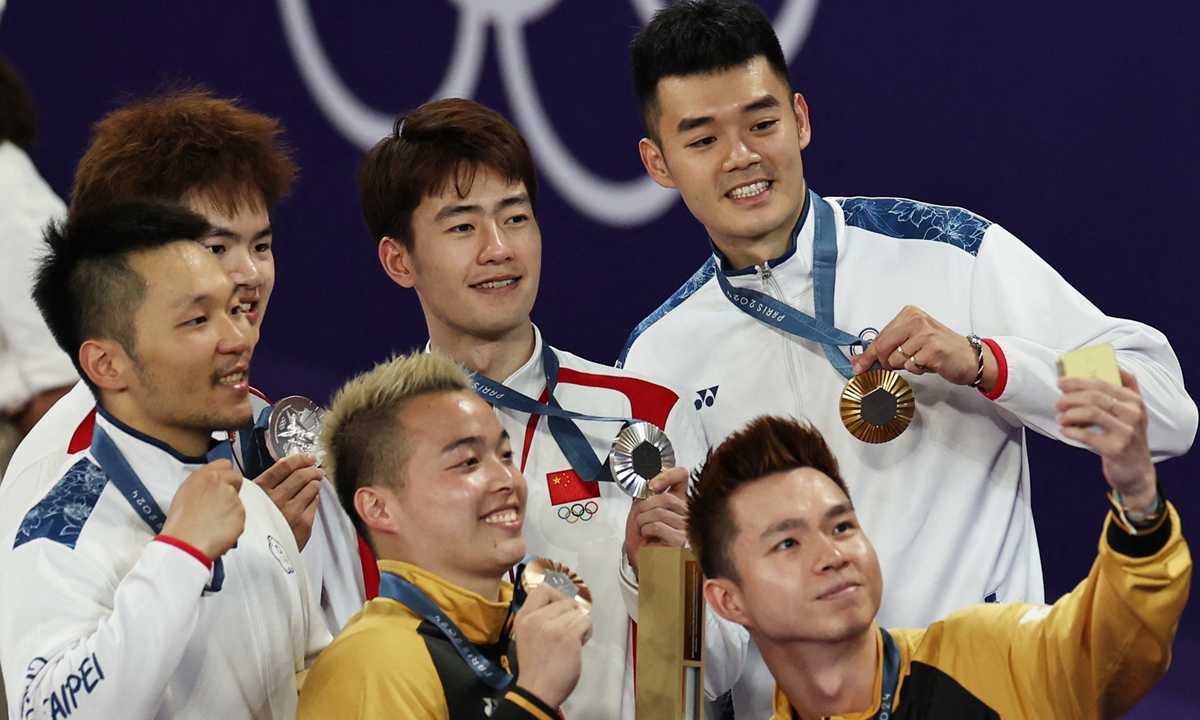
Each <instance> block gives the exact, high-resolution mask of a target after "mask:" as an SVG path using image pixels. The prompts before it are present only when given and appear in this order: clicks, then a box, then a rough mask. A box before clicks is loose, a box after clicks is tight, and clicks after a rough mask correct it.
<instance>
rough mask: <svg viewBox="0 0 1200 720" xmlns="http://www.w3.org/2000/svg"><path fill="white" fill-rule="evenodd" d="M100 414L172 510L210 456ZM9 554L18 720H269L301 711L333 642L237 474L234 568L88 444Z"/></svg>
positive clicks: (4, 621)
mask: <svg viewBox="0 0 1200 720" xmlns="http://www.w3.org/2000/svg"><path fill="white" fill-rule="evenodd" d="M96 422H97V423H98V424H99V425H100V426H101V427H103V428H104V430H105V432H107V433H108V434H109V436H110V437H111V438H112V439H113V442H114V443H115V444H116V446H117V448H118V449H119V450H120V451H121V453H122V454H123V455H124V456H125V458H126V460H127V461H128V462H129V464H130V465H131V466H132V467H133V470H134V472H136V473H137V474H138V476H139V478H140V479H141V480H142V482H143V483H144V484H145V485H146V488H147V490H148V491H149V492H150V494H151V495H152V496H153V497H154V499H155V500H156V501H157V502H158V504H159V505H160V506H161V507H162V509H163V511H164V512H170V506H171V500H172V498H173V497H174V494H175V491H176V490H177V489H178V488H179V486H180V484H182V483H183V481H184V480H185V479H186V478H187V477H188V476H189V475H190V474H191V473H192V472H193V471H194V470H196V469H197V468H199V467H200V466H201V465H202V464H204V462H205V460H204V459H203V458H184V457H183V456H181V455H179V454H178V453H176V452H174V451H172V450H170V449H169V448H167V447H166V446H165V445H163V444H162V443H159V442H158V441H154V440H150V439H148V438H146V437H145V436H143V435H141V434H139V433H136V432H135V431H131V430H129V429H128V428H127V427H125V426H123V425H122V424H121V423H119V422H117V421H115V420H113V419H112V418H111V417H110V416H108V415H107V414H106V413H103V412H101V413H99V414H98V415H97V418H96ZM61 475H62V477H61V479H60V481H59V482H58V483H57V484H55V485H54V487H53V488H52V489H51V490H50V492H49V493H48V494H46V495H45V497H43V498H42V499H41V500H39V501H38V503H37V504H36V505H34V507H33V508H32V509H31V510H30V511H29V512H28V513H27V514H26V517H25V519H24V520H23V521H22V524H21V527H20V529H19V530H18V531H17V535H16V540H15V547H14V548H13V550H12V552H11V553H9V554H8V555H7V556H6V558H5V559H4V560H3V562H2V563H0V663H3V669H4V677H5V678H6V680H7V691H8V702H9V714H10V717H13V718H47V719H50V720H57V718H67V717H70V718H73V719H75V720H85V719H86V718H98V719H103V720H108V719H109V718H151V717H153V718H222V719H223V720H234V719H237V718H273V719H279V720H284V719H290V718H293V717H295V713H296V673H297V672H299V671H300V670H303V669H304V668H305V667H307V666H308V664H310V663H311V661H312V660H313V659H314V658H315V656H316V654H317V653H318V652H319V651H320V650H321V649H322V648H324V647H325V645H327V644H328V643H329V641H330V636H329V633H328V631H327V630H326V628H325V624H324V622H323V621H322V619H321V614H320V609H319V608H318V606H317V605H316V602H315V600H314V599H313V596H312V590H311V588H310V587H309V584H308V578H307V577H306V573H305V570H304V565H303V563H302V562H301V561H300V552H299V550H298V549H297V548H296V543H295V540H294V539H293V538H292V533H291V530H290V528H289V527H288V524H287V521H286V520H285V519H284V517H283V515H282V514H281V513H280V512H279V509H278V508H276V507H275V505H274V504H273V503H272V502H271V500H270V498H268V497H267V495H266V493H264V492H263V491H262V489H260V488H259V487H258V486H257V485H255V484H254V483H252V482H244V483H242V489H241V493H240V496H241V500H242V504H243V506H244V507H245V509H246V527H245V531H244V532H243V533H242V535H241V536H240V537H239V538H238V541H237V545H236V547H234V548H233V549H231V550H229V551H228V552H227V553H225V555H224V556H223V557H222V562H223V565H224V571H225V578H224V583H223V586H222V587H221V589H220V590H219V591H217V592H206V591H205V590H204V588H205V586H206V585H207V584H208V583H209V582H210V578H211V571H210V570H208V569H207V568H206V567H205V566H204V565H203V564H202V563H201V562H200V561H199V560H198V559H196V558H195V557H194V556H192V555H191V554H189V553H188V552H186V551H184V550H182V549H179V548H177V547H174V546H172V545H169V544H166V543H163V542H155V541H153V540H152V539H153V537H154V533H153V531H152V530H151V528H150V526H149V525H148V524H147V523H146V522H145V521H144V520H142V518H140V517H139V516H138V515H137V513H136V512H135V511H134V510H133V508H132V506H131V505H130V504H129V501H128V500H127V499H126V498H125V496H124V495H122V494H121V492H120V491H119V490H117V488H116V486H115V485H113V484H112V483H111V482H109V481H108V478H107V476H106V475H105V474H104V472H103V471H102V470H101V469H100V468H99V467H98V464H97V463H95V461H94V460H93V458H92V457H91V455H90V454H89V452H88V451H84V452H80V453H77V454H75V455H72V456H71V457H70V458H69V460H68V463H67V465H66V467H65V468H64V470H63V472H62V474H61Z"/></svg>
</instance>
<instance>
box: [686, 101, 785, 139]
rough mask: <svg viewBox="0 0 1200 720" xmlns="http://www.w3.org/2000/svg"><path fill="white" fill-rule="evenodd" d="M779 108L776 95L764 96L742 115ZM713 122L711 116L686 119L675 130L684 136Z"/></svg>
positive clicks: (743, 110)
mask: <svg viewBox="0 0 1200 720" xmlns="http://www.w3.org/2000/svg"><path fill="white" fill-rule="evenodd" d="M779 106H780V104H779V100H778V99H777V98H776V97H775V96H774V95H763V96H762V97H760V98H759V99H757V100H755V101H754V102H752V103H750V104H749V105H747V106H746V107H744V108H742V114H743V115H745V114H747V113H755V112H758V111H759V110H768V109H771V108H777V107H779ZM711 122H713V118H712V117H711V116H705V117H694V118H687V117H685V118H683V119H682V120H680V121H679V124H678V125H676V126H675V130H676V131H677V132H679V133H681V134H682V133H685V132H688V131H690V130H695V129H696V128H699V127H703V126H705V125H707V124H709V123H711Z"/></svg>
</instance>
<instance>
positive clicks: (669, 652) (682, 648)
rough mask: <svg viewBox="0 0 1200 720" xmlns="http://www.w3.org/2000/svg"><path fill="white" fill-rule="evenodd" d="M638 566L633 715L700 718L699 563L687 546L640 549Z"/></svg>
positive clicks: (701, 619)
mask: <svg viewBox="0 0 1200 720" xmlns="http://www.w3.org/2000/svg"><path fill="white" fill-rule="evenodd" d="M638 566H639V571H638V577H639V583H638V644H637V678H636V688H637V691H636V711H637V717H639V718H655V720H659V719H660V718H661V720H703V717H704V607H705V606H704V591H703V588H704V574H703V572H701V570H700V562H699V561H698V560H696V556H695V555H694V554H693V553H692V551H691V548H681V547H645V548H642V549H641V551H640V552H639V553H638Z"/></svg>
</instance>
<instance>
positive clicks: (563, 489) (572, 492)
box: [546, 470, 600, 505]
mask: <svg viewBox="0 0 1200 720" xmlns="http://www.w3.org/2000/svg"><path fill="white" fill-rule="evenodd" d="M546 485H547V486H549V488H550V504H551V505H562V504H563V503H570V502H579V501H580V500H590V499H591V498H598V497H600V483H599V482H597V481H595V480H583V479H581V478H580V477H579V475H578V474H577V473H576V472H575V471H574V470H563V471H561V472H553V473H547V474H546Z"/></svg>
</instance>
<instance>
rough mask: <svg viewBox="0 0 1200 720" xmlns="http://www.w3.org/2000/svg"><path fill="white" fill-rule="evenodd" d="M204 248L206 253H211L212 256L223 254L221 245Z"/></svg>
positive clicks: (223, 249) (223, 248) (223, 247)
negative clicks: (206, 249) (206, 250)
mask: <svg viewBox="0 0 1200 720" xmlns="http://www.w3.org/2000/svg"><path fill="white" fill-rule="evenodd" d="M205 247H206V248H208V251H209V252H210V253H212V254H213V255H220V254H222V253H224V252H225V246H224V245H222V244H221V243H216V244H214V245H205Z"/></svg>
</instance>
